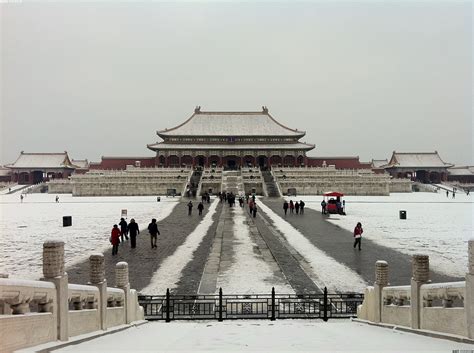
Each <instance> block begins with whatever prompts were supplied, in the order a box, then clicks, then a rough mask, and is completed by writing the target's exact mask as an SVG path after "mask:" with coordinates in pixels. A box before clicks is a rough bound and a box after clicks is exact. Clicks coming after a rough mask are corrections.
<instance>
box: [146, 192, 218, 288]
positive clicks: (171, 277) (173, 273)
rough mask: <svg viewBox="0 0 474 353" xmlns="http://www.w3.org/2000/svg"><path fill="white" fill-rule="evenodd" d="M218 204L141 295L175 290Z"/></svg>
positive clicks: (210, 208)
mask: <svg viewBox="0 0 474 353" xmlns="http://www.w3.org/2000/svg"><path fill="white" fill-rule="evenodd" d="M218 203H219V202H218V201H217V200H214V202H212V204H211V206H210V207H209V211H208V212H207V214H206V216H205V217H204V219H203V220H202V221H201V223H199V225H198V226H197V227H196V229H194V231H193V232H192V233H191V234H189V235H188V237H187V238H186V241H185V242H184V243H183V244H182V245H181V246H179V247H178V248H177V249H176V251H175V252H174V253H173V254H169V256H168V257H167V258H166V259H165V260H164V261H163V264H162V265H161V266H160V267H159V268H158V270H157V271H156V272H155V274H154V275H153V278H152V280H151V283H150V284H149V285H148V286H147V287H146V288H144V289H142V290H141V291H140V293H141V294H156V293H165V292H166V289H167V288H169V289H173V288H176V285H177V283H178V282H179V281H180V279H181V277H182V271H183V270H184V268H185V267H186V265H187V264H188V263H189V262H191V260H192V259H193V253H194V252H195V251H196V250H197V248H198V247H199V244H200V243H201V242H202V240H203V238H204V237H205V236H206V234H207V231H208V230H209V228H210V227H211V225H212V223H213V222H212V217H213V216H214V214H215V213H216V208H217V205H218Z"/></svg>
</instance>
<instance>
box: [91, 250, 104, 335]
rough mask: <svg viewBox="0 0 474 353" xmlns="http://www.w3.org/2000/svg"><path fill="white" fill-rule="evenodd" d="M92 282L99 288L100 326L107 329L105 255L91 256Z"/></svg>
mask: <svg viewBox="0 0 474 353" xmlns="http://www.w3.org/2000/svg"><path fill="white" fill-rule="evenodd" d="M89 271H90V283H91V284H92V285H94V286H96V287H97V288H98V289H99V307H98V310H99V313H100V328H101V330H106V329H107V280H106V279H105V265H104V255H102V254H93V255H91V256H90V257H89Z"/></svg>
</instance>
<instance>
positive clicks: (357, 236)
mask: <svg viewBox="0 0 474 353" xmlns="http://www.w3.org/2000/svg"><path fill="white" fill-rule="evenodd" d="M362 233H364V230H363V229H362V224H361V223H360V222H359V223H357V225H356V227H355V228H354V239H355V240H354V249H355V248H356V246H357V245H359V250H360V244H361V242H362Z"/></svg>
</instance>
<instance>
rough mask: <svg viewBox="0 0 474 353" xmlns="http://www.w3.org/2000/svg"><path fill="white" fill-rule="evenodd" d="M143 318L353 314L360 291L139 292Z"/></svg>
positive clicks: (170, 318)
mask: <svg viewBox="0 0 474 353" xmlns="http://www.w3.org/2000/svg"><path fill="white" fill-rule="evenodd" d="M138 300H139V302H140V305H141V306H143V308H144V312H145V319H147V320H165V321H166V322H170V321H171V320H218V321H223V320H235V319H267V320H276V319H323V320H324V321H327V320H328V319H330V318H334V319H337V318H350V317H355V316H357V306H358V305H359V304H362V301H363V300H364V295H363V294H360V293H334V294H329V293H328V291H327V289H326V288H324V292H323V293H321V294H276V293H275V289H274V288H272V292H271V294H248V295H247V294H226V295H224V294H223V293H222V289H219V294H215V295H214V294H213V295H177V294H170V291H169V289H168V290H167V291H166V295H139V297H138Z"/></svg>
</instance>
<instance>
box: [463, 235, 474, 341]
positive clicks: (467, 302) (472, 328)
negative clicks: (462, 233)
mask: <svg viewBox="0 0 474 353" xmlns="http://www.w3.org/2000/svg"><path fill="white" fill-rule="evenodd" d="M468 252H469V263H468V272H467V273H466V297H465V298H464V309H465V312H466V324H467V326H466V327H467V335H468V337H469V338H474V240H469V245H468Z"/></svg>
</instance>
